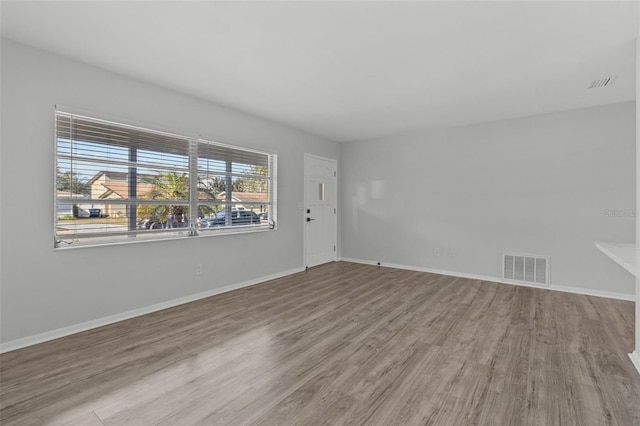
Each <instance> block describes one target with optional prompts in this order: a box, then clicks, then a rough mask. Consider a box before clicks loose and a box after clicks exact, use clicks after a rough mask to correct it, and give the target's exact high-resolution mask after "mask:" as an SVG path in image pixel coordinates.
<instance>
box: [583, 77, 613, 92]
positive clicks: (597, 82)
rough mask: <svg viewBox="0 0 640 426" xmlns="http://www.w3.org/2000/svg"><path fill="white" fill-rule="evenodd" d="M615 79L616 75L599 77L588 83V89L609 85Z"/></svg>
mask: <svg viewBox="0 0 640 426" xmlns="http://www.w3.org/2000/svg"><path fill="white" fill-rule="evenodd" d="M617 79H618V76H615V77H604V78H599V79H597V80H593V81H592V82H591V83H590V84H589V89H597V88H598V87H607V86H611V85H612V84H613V83H615V81H616V80H617Z"/></svg>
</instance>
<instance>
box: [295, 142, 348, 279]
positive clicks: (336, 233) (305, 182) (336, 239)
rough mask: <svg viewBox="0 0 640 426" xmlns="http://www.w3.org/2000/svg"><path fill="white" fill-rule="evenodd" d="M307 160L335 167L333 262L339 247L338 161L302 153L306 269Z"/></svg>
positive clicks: (336, 258) (304, 256)
mask: <svg viewBox="0 0 640 426" xmlns="http://www.w3.org/2000/svg"><path fill="white" fill-rule="evenodd" d="M309 159H315V160H323V161H330V162H332V163H333V164H334V165H335V178H336V181H335V182H336V184H335V185H336V199H335V206H334V208H335V209H336V214H334V215H333V217H334V221H335V230H336V231H335V235H334V241H335V246H336V250H335V251H334V253H333V261H334V262H335V261H337V260H338V249H339V245H338V198H340V197H339V196H338V193H339V191H338V160H336V159H335V158H329V157H323V156H321V155H316V154H309V153H307V152H305V153H304V163H303V173H302V181H303V184H302V186H303V193H304V196H303V205H302V226H303V227H304V232H303V241H302V257H303V259H302V260H303V265H302V266H303V268H305V269H307V268H308V266H307V242H308V241H309V240H308V238H309V237H308V235H307V234H308V232H307V225H306V217H307V205H308V204H307V202H308V201H309V194H307V164H308V161H309Z"/></svg>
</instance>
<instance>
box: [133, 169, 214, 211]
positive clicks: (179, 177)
mask: <svg viewBox="0 0 640 426" xmlns="http://www.w3.org/2000/svg"><path fill="white" fill-rule="evenodd" d="M198 186H199V187H200V186H201V185H200V183H199V184H198ZM200 191H203V192H205V193H206V194H207V196H208V197H210V198H211V199H212V200H214V199H215V195H214V194H213V193H210V192H209V191H208V190H206V189H204V190H203V189H201V190H200ZM188 198H189V176H188V175H187V174H186V173H182V174H178V173H176V172H169V173H161V174H159V175H158V176H156V177H154V179H153V182H152V187H151V191H150V192H149V199H151V200H168V201H170V200H187V199H188ZM213 212H214V210H213V209H212V208H211V207H209V206H198V213H199V214H201V215H206V214H210V213H213ZM136 214H137V216H138V217H141V218H142V217H150V218H151V219H152V220H157V221H159V222H162V223H164V222H166V221H167V216H168V215H169V214H172V215H173V216H174V220H179V219H178V218H180V217H182V216H184V217H185V218H186V217H188V215H189V208H188V207H187V206H186V205H174V204H161V205H157V204H156V205H151V204H142V205H139V206H138V208H137V210H136Z"/></svg>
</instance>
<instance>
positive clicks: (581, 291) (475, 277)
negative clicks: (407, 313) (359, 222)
mask: <svg viewBox="0 0 640 426" xmlns="http://www.w3.org/2000/svg"><path fill="white" fill-rule="evenodd" d="M339 260H342V261H344V262H353V263H362V264H365V265H378V262H374V261H371V260H363V259H351V258H346V257H342V258H340V259H339ZM381 266H384V267H387V268H396V269H406V270H410V271H418V272H429V273H431V274H438V275H447V276H451V277H460V278H470V279H473V280H481V281H490V282H494V283H500V284H509V285H519V286H523V287H532V288H540V289H545V290H555V291H562V292H565V293H575V294H584V295H587V296H597V297H607V298H609V299H620V300H629V301H635V300H636V298H635V295H633V294H625V293H615V292H612V291H601V290H591V289H586V288H580V287H570V286H561V285H536V284H524V283H520V282H516V281H509V280H503V279H501V278H497V277H491V276H488V275H476V274H468V273H465V272H454V271H446V270H441V269H432V268H423V267H421V266H408V265H399V264H396V263H383V264H382V265H381Z"/></svg>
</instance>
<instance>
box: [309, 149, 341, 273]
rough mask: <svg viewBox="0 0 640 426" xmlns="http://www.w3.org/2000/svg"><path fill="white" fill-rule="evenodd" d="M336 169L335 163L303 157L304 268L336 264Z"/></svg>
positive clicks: (336, 163) (326, 159) (325, 159)
mask: <svg viewBox="0 0 640 426" xmlns="http://www.w3.org/2000/svg"><path fill="white" fill-rule="evenodd" d="M337 169H338V162H337V161H336V160H333V159H330V158H323V157H318V156H315V155H311V154H305V155H304V227H305V229H304V241H305V242H304V247H305V265H306V266H307V267H311V266H316V265H320V264H323V263H327V262H332V261H335V260H336V256H337V244H338V243H337V229H338V214H337V213H338V211H337V180H338V178H337Z"/></svg>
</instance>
